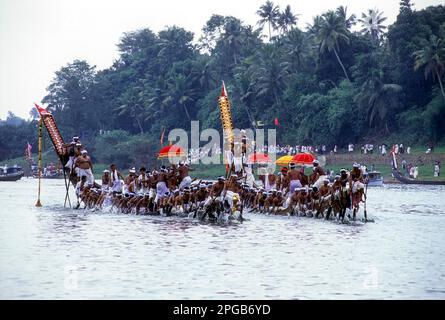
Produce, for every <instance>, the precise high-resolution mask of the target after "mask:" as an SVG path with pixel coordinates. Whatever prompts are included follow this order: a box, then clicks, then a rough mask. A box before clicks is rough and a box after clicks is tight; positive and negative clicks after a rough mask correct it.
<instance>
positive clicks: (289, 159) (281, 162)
mask: <svg viewBox="0 0 445 320" xmlns="http://www.w3.org/2000/svg"><path fill="white" fill-rule="evenodd" d="M292 158H293V156H282V157H280V158H278V159H277V161H275V164H276V165H279V166H282V167H286V166H288V165H289V162H292Z"/></svg>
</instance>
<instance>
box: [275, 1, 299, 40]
mask: <svg viewBox="0 0 445 320" xmlns="http://www.w3.org/2000/svg"><path fill="white" fill-rule="evenodd" d="M297 20H298V18H297V16H296V15H294V14H293V13H292V10H291V8H290V5H287V6H286V8H285V9H284V11H283V12H282V13H281V14H280V16H279V17H278V22H277V23H278V27H279V28H280V29H281V32H283V33H286V32H287V31H288V30H289V28H292V27H293V26H294V25H296V24H297Z"/></svg>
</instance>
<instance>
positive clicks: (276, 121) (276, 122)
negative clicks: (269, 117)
mask: <svg viewBox="0 0 445 320" xmlns="http://www.w3.org/2000/svg"><path fill="white" fill-rule="evenodd" d="M275 125H276V126H278V125H279V123H278V118H275Z"/></svg>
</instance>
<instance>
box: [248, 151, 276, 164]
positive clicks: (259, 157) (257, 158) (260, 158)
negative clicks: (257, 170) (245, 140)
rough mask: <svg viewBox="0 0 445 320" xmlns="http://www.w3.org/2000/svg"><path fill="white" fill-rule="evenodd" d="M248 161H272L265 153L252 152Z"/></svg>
mask: <svg viewBox="0 0 445 320" xmlns="http://www.w3.org/2000/svg"><path fill="white" fill-rule="evenodd" d="M248 162H249V163H251V164H254V163H256V164H268V163H270V162H272V160H270V158H269V157H268V156H267V154H264V153H253V154H251V155H250V156H249V159H248Z"/></svg>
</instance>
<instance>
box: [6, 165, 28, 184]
mask: <svg viewBox="0 0 445 320" xmlns="http://www.w3.org/2000/svg"><path fill="white" fill-rule="evenodd" d="M23 175H24V173H23V169H22V167H19V166H18V165H14V166H13V167H8V166H6V165H5V166H3V167H0V181H17V180H20V179H21V178H22V177H23Z"/></svg>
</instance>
